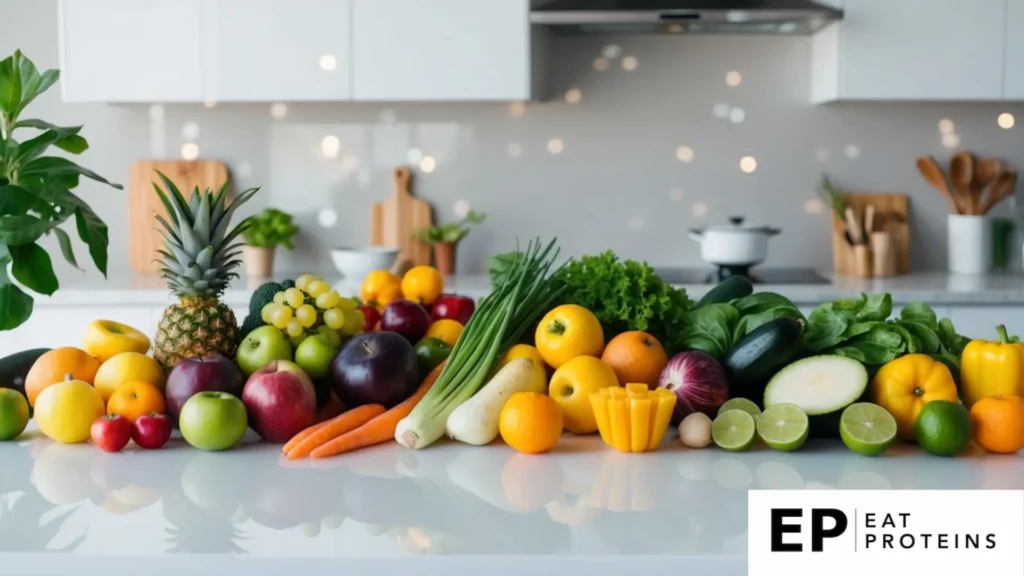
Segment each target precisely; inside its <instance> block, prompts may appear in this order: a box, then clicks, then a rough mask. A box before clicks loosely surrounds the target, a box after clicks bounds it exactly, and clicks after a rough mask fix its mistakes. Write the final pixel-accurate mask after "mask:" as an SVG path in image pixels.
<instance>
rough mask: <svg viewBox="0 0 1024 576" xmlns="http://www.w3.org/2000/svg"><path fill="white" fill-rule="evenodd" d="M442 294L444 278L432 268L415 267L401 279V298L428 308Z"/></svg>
mask: <svg viewBox="0 0 1024 576" xmlns="http://www.w3.org/2000/svg"><path fill="white" fill-rule="evenodd" d="M442 292H444V276H442V275H441V273H440V272H438V271H437V268H434V267H433V266H416V267H415V268H412V269H411V270H409V271H408V272H406V273H405V276H403V277H402V296H404V297H405V299H406V300H412V301H413V302H415V303H417V304H421V305H424V306H429V305H431V304H433V303H434V301H435V300H437V299H438V298H439V297H440V296H441V293H442Z"/></svg>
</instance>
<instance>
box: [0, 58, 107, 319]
mask: <svg viewBox="0 0 1024 576" xmlns="http://www.w3.org/2000/svg"><path fill="white" fill-rule="evenodd" d="M58 78H60V72H59V71H57V70H46V71H44V72H42V73H40V72H39V70H38V69H37V68H36V66H35V64H33V63H32V61H31V60H29V59H28V58H26V57H25V56H24V55H23V54H22V53H21V51H20V50H17V51H15V52H14V54H13V55H11V56H9V57H7V58H6V59H4V60H2V61H0V330H13V329H14V328H17V327H18V326H20V325H22V324H23V323H25V321H26V320H28V319H29V317H30V316H31V315H32V306H33V299H32V296H30V295H29V294H27V293H25V291H24V290H22V289H21V287H20V286H18V285H17V284H15V283H14V280H17V281H18V283H20V284H21V285H22V286H24V287H26V288H28V289H29V290H32V291H33V292H36V293H38V294H44V295H47V296H50V295H52V294H53V293H54V292H56V291H57V288H58V286H59V284H58V282H57V275H56V274H55V273H54V271H53V263H52V261H51V260H50V255H49V253H48V252H47V251H46V249H45V248H43V247H42V246H41V245H40V241H41V240H42V239H43V237H44V236H53V237H54V238H56V240H57V245H58V246H59V247H60V252H61V255H62V256H63V257H64V260H66V261H67V262H68V263H69V264H71V265H72V266H74V267H75V268H79V269H80V270H81V268H80V267H79V266H78V259H77V258H76V256H75V252H74V248H73V246H72V243H71V236H70V235H69V234H68V232H67V231H66V230H65V229H64V227H62V225H64V224H65V223H66V222H67V221H69V220H71V219H74V231H75V232H76V233H77V234H78V237H79V239H81V241H82V242H84V243H85V245H86V246H88V248H89V257H90V258H91V259H92V262H93V264H94V265H95V266H96V269H97V270H99V271H100V273H102V274H103V276H104V277H106V275H107V246H108V245H109V243H110V241H109V239H108V236H107V225H106V224H104V223H103V220H101V219H100V217H99V216H97V215H96V213H95V212H93V211H92V209H91V208H90V207H89V205H88V204H86V203H85V201H84V200H82V199H81V198H79V197H78V196H76V195H75V194H74V193H73V192H72V190H73V189H74V188H76V187H77V186H78V183H79V179H80V178H81V177H82V176H85V177H86V178H89V179H91V180H96V181H97V182H102V183H103V184H107V185H108V186H112V187H114V188H117V189H118V190H121V189H122V187H121V185H120V184H111V183H110V182H109V181H107V180H106V179H105V178H103V177H102V176H100V175H98V174H96V173H95V172H93V171H91V170H88V169H86V168H83V167H81V166H79V165H78V164H75V163H74V162H72V161H71V160H68V159H67V158H63V157H59V156H47V155H46V154H45V153H46V151H47V149H48V148H49V147H50V146H55V147H57V148H59V149H61V150H63V151H64V152H67V153H69V154H81V153H82V152H84V151H86V150H87V149H88V148H89V143H88V142H86V141H85V138H83V137H81V136H80V135H79V134H78V133H79V132H80V131H81V130H82V127H81V126H68V127H63V126H56V125H54V124H51V123H49V122H46V121H44V120H39V119H36V118H26V119H23V118H22V113H23V112H24V111H25V107H27V106H28V105H29V104H30V103H31V102H32V101H33V100H35V98H36V97H37V96H39V95H40V94H42V93H43V92H46V90H47V89H49V88H50V87H52V86H53V85H54V84H56V82H57V79H58ZM26 129H27V130H31V131H34V132H35V133H34V134H29V135H28V136H22V133H23V131H24V130H26ZM19 138H20V139H21V140H20V141H19ZM12 276H13V279H12Z"/></svg>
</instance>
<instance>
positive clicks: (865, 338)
mask: <svg viewBox="0 0 1024 576" xmlns="http://www.w3.org/2000/svg"><path fill="white" fill-rule="evenodd" d="M849 343H850V345H853V346H858V345H860V344H861V343H870V344H877V345H879V346H884V347H886V348H891V349H893V350H900V351H902V350H904V349H905V345H904V343H903V335H902V334H900V333H899V332H897V331H895V330H893V329H892V328H891V327H890V326H889V325H888V324H879V325H877V326H875V327H873V328H872V329H871V330H869V331H867V332H865V333H864V334H861V335H860V336H856V337H854V338H852V339H851V340H849Z"/></svg>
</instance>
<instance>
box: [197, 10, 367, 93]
mask: <svg viewBox="0 0 1024 576" xmlns="http://www.w3.org/2000/svg"><path fill="white" fill-rule="evenodd" d="M218 4H219V6H218V8H217V25H216V29H217V33H216V35H215V36H216V37H215V38H214V41H213V43H214V46H215V48H214V49H215V50H216V52H217V54H216V57H215V58H211V60H213V61H214V63H215V64H216V66H217V70H216V71H214V72H211V73H210V74H208V75H207V77H208V78H209V81H208V83H207V84H208V86H207V89H206V90H205V95H204V97H205V98H206V99H210V100H222V101H227V102H244V101H258V102H260V101H262V102H267V101H302V100H307V101H313V100H348V99H351V98H352V82H351V79H352V78H351V51H350V46H351V41H352V37H351V31H352V22H351V15H352V5H351V2H350V1H349V0H218ZM211 56H213V55H211Z"/></svg>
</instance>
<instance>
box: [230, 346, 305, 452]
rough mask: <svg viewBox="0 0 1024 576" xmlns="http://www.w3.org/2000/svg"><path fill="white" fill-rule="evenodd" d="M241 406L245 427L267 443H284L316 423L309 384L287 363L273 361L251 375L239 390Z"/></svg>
mask: <svg viewBox="0 0 1024 576" xmlns="http://www.w3.org/2000/svg"><path fill="white" fill-rule="evenodd" d="M242 403H243V404H245V410H246V413H247V414H248V416H249V426H250V427H251V428H252V429H253V430H255V431H256V433H257V434H259V435H260V437H261V438H263V439H264V440H266V441H267V442H277V443H283V442H287V441H288V440H291V438H292V437H293V436H295V435H296V434H298V433H299V432H301V431H303V430H304V429H306V428H308V427H310V426H312V425H313V423H314V422H315V420H316V389H315V388H314V387H313V381H312V380H310V378H309V376H308V375H307V374H306V373H305V372H303V371H302V368H299V366H298V365H297V364H295V363H294V362H289V361H287V360H275V361H273V362H271V363H270V364H267V365H266V366H264V367H263V368H261V369H259V370H257V371H256V372H254V373H253V375H252V376H250V377H249V380H248V381H247V382H246V383H245V388H244V389H243V390H242Z"/></svg>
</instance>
